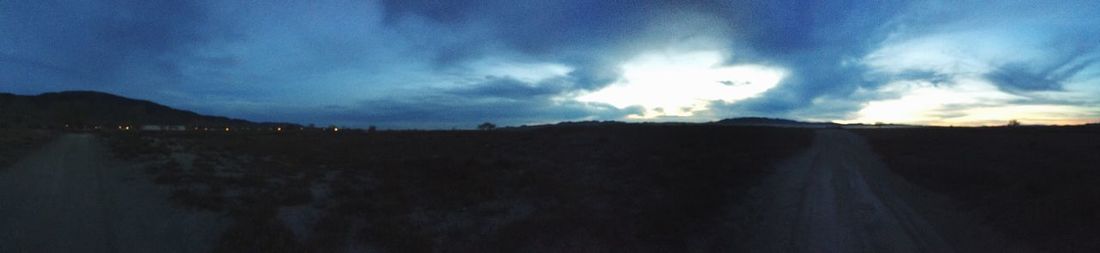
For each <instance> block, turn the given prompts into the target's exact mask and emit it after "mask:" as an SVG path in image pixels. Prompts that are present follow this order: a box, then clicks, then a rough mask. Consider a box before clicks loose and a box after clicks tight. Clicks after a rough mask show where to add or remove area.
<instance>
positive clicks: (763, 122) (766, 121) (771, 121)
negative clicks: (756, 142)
mask: <svg viewBox="0 0 1100 253" xmlns="http://www.w3.org/2000/svg"><path fill="white" fill-rule="evenodd" d="M714 124H719V125H738V126H790V127H833V126H841V124H837V123H832V122H803V121H796V120H789V119H779V118H763V117H743V118H729V119H723V120H719V121H715V122H714Z"/></svg>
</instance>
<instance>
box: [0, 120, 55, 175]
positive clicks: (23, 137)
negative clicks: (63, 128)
mask: <svg viewBox="0 0 1100 253" xmlns="http://www.w3.org/2000/svg"><path fill="white" fill-rule="evenodd" d="M53 136H54V134H53V133H51V132H49V131H44V130H32V129H21V128H0V169H2V168H7V167H8V166H11V165H12V164H14V163H15V162H18V161H19V159H22V158H23V157H24V156H26V155H27V154H28V153H30V152H33V151H34V150H36V149H38V147H39V146H41V145H42V144H45V143H46V142H49V140H50V139H52V138H53Z"/></svg>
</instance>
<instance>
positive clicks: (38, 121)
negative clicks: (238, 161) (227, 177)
mask: <svg viewBox="0 0 1100 253" xmlns="http://www.w3.org/2000/svg"><path fill="white" fill-rule="evenodd" d="M66 124H67V125H71V126H76V127H81V126H84V127H91V126H104V127H110V126H116V125H122V124H128V125H188V126H219V127H220V126H231V127H241V126H261V125H273V124H270V123H265V124H260V123H254V122H250V121H246V120H240V119H231V118H226V117H217V116H206V115H200V114H198V113H194V112H190V111H184V110H178V109H173V108H171V107H167V106H164V105H160V104H157V103H153V102H150V101H146V100H138V99H131V98H126V97H121V96H116V95H112V94H107V93H102V92H94V91H66V92H51V93H43V94H41V95H37V96H22V95H14V94H9V93H0V127H58V126H64V125H66Z"/></svg>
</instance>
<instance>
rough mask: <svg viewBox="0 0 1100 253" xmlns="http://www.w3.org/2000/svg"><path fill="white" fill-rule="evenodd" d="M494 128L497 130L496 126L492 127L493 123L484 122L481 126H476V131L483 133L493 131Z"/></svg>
mask: <svg viewBox="0 0 1100 253" xmlns="http://www.w3.org/2000/svg"><path fill="white" fill-rule="evenodd" d="M495 128H497V125H494V124H493V123H489V122H485V123H481V125H477V129H478V130H483V131H489V130H493V129H495Z"/></svg>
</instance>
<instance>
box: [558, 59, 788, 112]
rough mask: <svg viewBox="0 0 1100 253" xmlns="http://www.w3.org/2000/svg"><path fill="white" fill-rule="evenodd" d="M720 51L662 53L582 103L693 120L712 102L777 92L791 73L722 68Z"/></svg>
mask: <svg viewBox="0 0 1100 253" xmlns="http://www.w3.org/2000/svg"><path fill="white" fill-rule="evenodd" d="M723 60H724V59H723V57H722V54H720V53H719V52H717V51H695V52H657V53H648V54H644V55H641V56H638V57H636V58H634V59H632V60H630V61H628V62H626V63H625V64H624V65H623V66H622V68H623V77H622V79H620V80H619V81H618V82H616V83H614V84H612V85H610V86H608V87H606V88H604V89H601V90H598V91H595V92H592V93H588V94H584V95H582V96H579V97H578V98H577V99H578V100H580V101H590V102H601V103H607V104H611V105H614V106H616V107H619V108H625V107H628V106H642V107H644V108H645V112H644V113H643V114H642V115H635V117H636V118H642V119H653V118H658V117H668V116H673V117H689V116H693V115H695V114H696V113H698V112H701V111H705V110H708V109H709V108H708V105H709V104H710V103H711V102H713V101H725V102H733V101H737V100H742V99H745V98H749V97H753V96H756V95H759V94H760V93H763V92H764V91H767V90H768V89H771V88H772V87H775V86H776V85H777V84H778V83H779V81H780V80H782V79H783V77H784V76H785V75H786V73H785V72H784V71H782V70H780V69H776V68H771V67H766V66H760V65H736V66H722V65H721V63H722V62H723Z"/></svg>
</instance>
